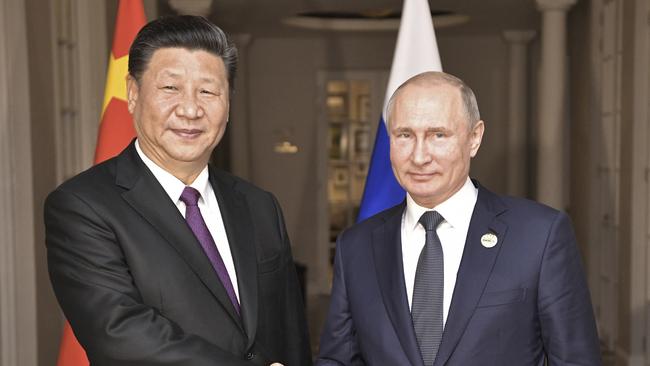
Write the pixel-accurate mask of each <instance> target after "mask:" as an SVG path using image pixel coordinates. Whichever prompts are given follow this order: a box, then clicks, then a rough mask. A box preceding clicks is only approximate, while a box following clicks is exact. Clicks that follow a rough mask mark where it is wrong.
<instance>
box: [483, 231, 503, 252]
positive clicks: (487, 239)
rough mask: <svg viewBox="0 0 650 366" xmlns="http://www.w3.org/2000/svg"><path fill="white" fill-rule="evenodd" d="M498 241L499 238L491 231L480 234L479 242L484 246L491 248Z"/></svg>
mask: <svg viewBox="0 0 650 366" xmlns="http://www.w3.org/2000/svg"><path fill="white" fill-rule="evenodd" d="M498 241H499V240H498V239H497V236H496V235H494V234H493V233H486V234H483V236H481V244H483V246H484V247H486V248H492V247H493V246H495V245H497V242H498Z"/></svg>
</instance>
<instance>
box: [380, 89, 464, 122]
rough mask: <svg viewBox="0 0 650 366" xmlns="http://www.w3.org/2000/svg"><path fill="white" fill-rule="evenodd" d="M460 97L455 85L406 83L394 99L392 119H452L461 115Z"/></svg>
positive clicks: (401, 120) (404, 120) (437, 120)
mask: <svg viewBox="0 0 650 366" xmlns="http://www.w3.org/2000/svg"><path fill="white" fill-rule="evenodd" d="M462 111H463V109H462V97H461V95H460V90H459V89H458V88H457V87H454V86H451V85H447V84H439V85H438V84H436V85H418V84H415V85H407V86H405V87H404V88H403V89H402V90H401V91H400V92H399V94H398V95H397V96H396V99H395V106H394V113H393V119H395V120H396V121H397V122H399V123H400V124H402V123H408V122H409V121H413V120H418V121H422V120H425V121H432V122H434V121H435V122H442V121H453V120H457V119H459V117H461V116H462Z"/></svg>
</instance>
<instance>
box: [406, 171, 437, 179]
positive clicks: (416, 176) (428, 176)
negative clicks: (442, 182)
mask: <svg viewBox="0 0 650 366" xmlns="http://www.w3.org/2000/svg"><path fill="white" fill-rule="evenodd" d="M408 175H409V176H410V177H411V178H412V179H413V180H415V181H427V180H429V179H431V178H433V176H434V175H436V174H435V173H419V172H409V173H408Z"/></svg>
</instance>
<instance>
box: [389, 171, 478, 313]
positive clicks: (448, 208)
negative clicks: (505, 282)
mask: <svg viewBox="0 0 650 366" xmlns="http://www.w3.org/2000/svg"><path fill="white" fill-rule="evenodd" d="M477 197H478V189H477V188H476V187H474V184H473V183H472V181H471V180H470V179H469V177H468V178H467V181H466V182H465V184H464V185H463V187H462V188H461V189H460V190H459V191H458V192H456V193H455V194H454V195H453V196H451V197H449V198H448V199H447V200H446V201H445V202H442V203H441V204H439V205H438V206H436V207H434V208H433V209H430V208H426V207H422V206H419V205H418V204H417V203H415V201H414V200H413V198H411V196H410V195H409V194H407V195H406V210H404V214H403V216H402V228H401V231H402V259H403V261H404V281H405V283H406V295H407V297H408V302H409V308H410V307H411V304H412V302H413V286H414V284H415V271H416V269H417V266H418V259H419V258H420V252H422V248H424V242H425V238H426V231H425V230H424V227H423V226H422V225H421V224H420V223H419V222H418V221H419V220H420V217H421V216H422V214H423V213H424V212H425V211H431V210H435V211H438V213H440V214H441V215H442V217H444V219H445V220H444V221H443V222H442V223H441V224H440V225H439V226H438V229H437V230H436V233H437V234H438V237H439V238H440V242H441V243H442V252H443V257H444V273H445V279H444V286H445V288H444V298H443V315H442V319H443V324H444V323H446V322H447V314H448V313H449V306H450V305H451V297H452V295H453V293H454V286H455V285H456V275H457V274H458V267H460V261H461V259H462V257H463V249H465V240H466V238H467V231H468V229H469V223H470V221H471V219H472V213H473V212H474V206H475V205H476V198H477Z"/></svg>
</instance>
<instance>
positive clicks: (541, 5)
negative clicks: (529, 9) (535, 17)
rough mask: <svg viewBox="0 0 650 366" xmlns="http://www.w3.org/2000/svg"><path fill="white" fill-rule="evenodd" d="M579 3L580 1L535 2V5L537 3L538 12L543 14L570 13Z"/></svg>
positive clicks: (541, 0) (542, 0)
mask: <svg viewBox="0 0 650 366" xmlns="http://www.w3.org/2000/svg"><path fill="white" fill-rule="evenodd" d="M577 1H578V0H535V3H537V10H539V11H542V12H543V11H550V10H560V11H568V10H569V8H570V7H572V6H573V5H575V3H576V2H577Z"/></svg>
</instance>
